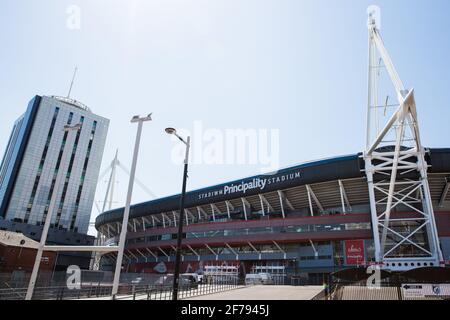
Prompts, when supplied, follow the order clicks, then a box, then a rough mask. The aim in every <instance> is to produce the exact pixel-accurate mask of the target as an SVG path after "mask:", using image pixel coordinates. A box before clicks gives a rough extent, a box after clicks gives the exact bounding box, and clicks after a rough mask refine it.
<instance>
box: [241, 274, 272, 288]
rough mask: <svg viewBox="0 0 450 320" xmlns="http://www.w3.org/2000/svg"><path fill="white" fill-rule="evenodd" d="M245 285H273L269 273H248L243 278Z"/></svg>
mask: <svg viewBox="0 0 450 320" xmlns="http://www.w3.org/2000/svg"><path fill="white" fill-rule="evenodd" d="M245 284H246V285H252V284H273V279H272V276H271V275H270V273H249V274H247V275H246V276H245Z"/></svg>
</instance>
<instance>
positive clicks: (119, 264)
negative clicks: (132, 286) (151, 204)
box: [112, 113, 152, 299]
mask: <svg viewBox="0 0 450 320" xmlns="http://www.w3.org/2000/svg"><path fill="white" fill-rule="evenodd" d="M151 120H152V114H151V113H150V114H149V115H148V116H146V117H139V116H134V117H133V118H132V119H131V123H136V122H137V123H138V129H137V134H136V141H135V143H134V151H133V162H132V164H131V172H130V180H129V182H128V192H127V200H126V203H125V210H124V212H123V220H122V230H121V231H120V238H119V251H118V252H117V261H116V271H115V272H114V281H113V288H112V298H113V299H115V297H116V295H117V292H118V291H119V281H120V273H121V271H122V259H123V250H124V248H125V240H126V236H127V228H128V219H129V216H130V203H131V196H132V194H133V184H134V176H135V174H136V163H137V157H138V154H139V144H140V142H141V133H142V124H143V123H144V122H145V121H151Z"/></svg>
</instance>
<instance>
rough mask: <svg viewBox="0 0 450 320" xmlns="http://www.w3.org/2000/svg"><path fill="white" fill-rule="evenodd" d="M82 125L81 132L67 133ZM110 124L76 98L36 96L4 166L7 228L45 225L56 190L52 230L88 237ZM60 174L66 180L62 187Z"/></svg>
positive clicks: (0, 181) (0, 194)
mask: <svg viewBox="0 0 450 320" xmlns="http://www.w3.org/2000/svg"><path fill="white" fill-rule="evenodd" d="M76 124H80V125H81V129H80V130H77V131H65V130H64V127H65V126H73V125H76ZM108 126H109V120H108V119H106V118H103V117H100V116H98V115H95V114H94V113H92V112H91V111H90V110H89V108H87V107H86V106H85V105H83V104H81V103H80V102H78V101H76V100H72V99H68V98H62V97H55V96H51V97H50V96H35V97H34V98H33V99H32V100H31V101H30V103H29V104H28V107H27V110H26V111H25V113H24V114H23V115H22V116H20V117H19V119H17V121H16V122H15V124H14V127H13V130H12V133H11V136H10V138H9V141H8V145H7V148H6V151H5V154H4V156H3V159H2V162H1V165H0V220H1V219H2V218H3V220H4V221H3V224H5V225H11V222H12V223H16V224H19V225H22V224H25V225H31V226H42V225H43V224H44V222H45V218H46V215H47V213H48V211H49V204H50V200H51V197H52V195H53V193H54V192H56V193H57V194H56V196H57V197H56V199H57V200H56V204H55V211H54V214H53V217H52V220H51V230H52V229H53V230H58V231H69V232H73V233H81V234H86V233H87V231H88V228H89V219H90V214H91V210H92V205H93V201H94V195H95V189H96V185H97V180H98V175H99V170H100V165H101V160H102V155H103V150H104V146H105V141H106V135H107V131H108ZM60 170H63V174H64V176H63V177H64V179H62V180H61V185H58V186H56V185H55V183H56V178H57V175H58V172H59V171H60ZM29 236H30V235H29ZM31 236H33V235H31ZM33 238H35V237H33Z"/></svg>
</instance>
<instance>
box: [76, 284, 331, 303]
mask: <svg viewBox="0 0 450 320" xmlns="http://www.w3.org/2000/svg"><path fill="white" fill-rule="evenodd" d="M322 289H323V286H276V285H266V286H265V285H255V286H248V287H244V286H243V287H241V288H235V289H232V290H228V291H223V292H218V293H212V294H205V295H199V296H196V297H192V298H183V299H182V300H311V299H312V298H313V297H314V296H316V295H317V294H318V293H319V292H320V291H321V290H322ZM135 299H136V300H147V295H146V294H138V295H136V297H135ZM161 299H162V300H165V299H170V293H165V294H163V295H161V296H159V295H156V296H155V295H153V294H152V297H151V300H161ZM82 300H111V297H110V296H107V297H96V298H88V299H82ZM118 300H133V297H132V296H130V295H126V296H119V297H118Z"/></svg>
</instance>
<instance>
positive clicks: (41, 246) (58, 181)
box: [25, 123, 82, 300]
mask: <svg viewBox="0 0 450 320" xmlns="http://www.w3.org/2000/svg"><path fill="white" fill-rule="evenodd" d="M81 128H82V125H81V123H78V124H76V125H73V126H70V125H65V126H64V129H63V131H65V132H68V133H70V131H78V130H81ZM68 145H69V144H68V143H66V145H65V146H64V149H63V154H62V157H61V162H60V164H59V169H58V173H57V174H56V180H55V186H54V187H53V193H52V197H51V198H50V204H49V206H48V211H47V216H46V217H45V223H44V228H43V229H42V235H41V241H40V243H39V247H38V250H37V253H36V258H35V260H34V266H33V271H32V272H31V277H30V282H29V283H28V289H27V294H26V296H25V300H31V299H32V297H33V292H34V286H35V285H36V279H37V276H38V273H39V266H40V264H41V259H42V253H43V252H44V247H45V242H46V241H47V235H48V230H49V229H50V224H51V221H52V216H53V212H54V211H55V207H56V198H57V194H58V187H59V185H60V184H61V182H62V180H63V176H64V174H63V172H64V170H63V168H64V164H65V162H66V158H67V154H68V153H67V149H70V147H69V146H68ZM55 263H56V261H55Z"/></svg>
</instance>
